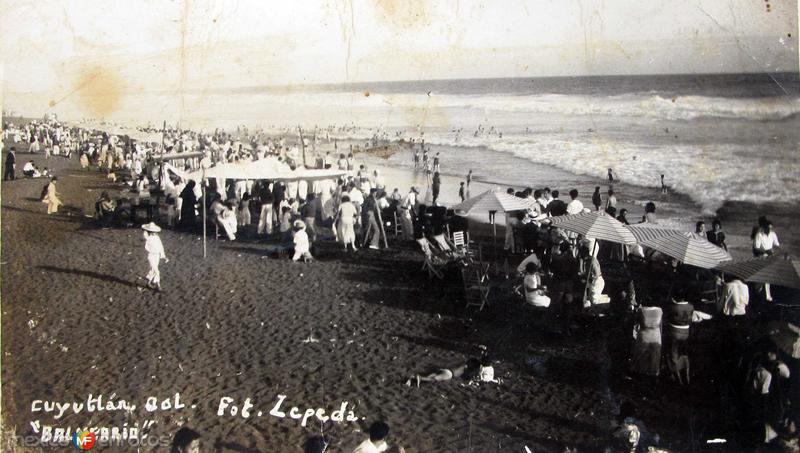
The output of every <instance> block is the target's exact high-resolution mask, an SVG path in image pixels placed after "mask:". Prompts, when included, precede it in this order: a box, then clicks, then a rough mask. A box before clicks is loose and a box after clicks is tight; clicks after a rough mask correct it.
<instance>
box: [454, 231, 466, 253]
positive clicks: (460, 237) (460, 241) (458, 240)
mask: <svg viewBox="0 0 800 453" xmlns="http://www.w3.org/2000/svg"><path fill="white" fill-rule="evenodd" d="M453 245H455V246H456V248H457V249H464V250H465V251H466V250H467V243H466V242H464V232H463V231H454V232H453Z"/></svg>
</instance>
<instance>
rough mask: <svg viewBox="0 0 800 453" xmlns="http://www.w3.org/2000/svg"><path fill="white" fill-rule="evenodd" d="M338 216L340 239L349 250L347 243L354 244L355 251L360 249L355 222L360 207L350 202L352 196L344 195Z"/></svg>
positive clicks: (345, 248)
mask: <svg viewBox="0 0 800 453" xmlns="http://www.w3.org/2000/svg"><path fill="white" fill-rule="evenodd" d="M337 217H338V225H337V226H338V230H339V240H340V241H342V243H343V244H344V250H345V251H347V245H348V244H350V245H352V246H353V251H354V252H355V251H358V249H357V248H356V230H355V222H356V217H358V209H356V207H355V205H354V204H353V203H351V202H350V197H349V196H347V195H343V196H342V204H341V205H339V213H338V214H337Z"/></svg>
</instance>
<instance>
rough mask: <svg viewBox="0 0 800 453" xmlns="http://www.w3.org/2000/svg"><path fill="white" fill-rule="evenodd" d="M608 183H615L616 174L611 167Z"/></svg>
mask: <svg viewBox="0 0 800 453" xmlns="http://www.w3.org/2000/svg"><path fill="white" fill-rule="evenodd" d="M608 183H609V184H614V174H613V173H611V169H610V168H609V169H608Z"/></svg>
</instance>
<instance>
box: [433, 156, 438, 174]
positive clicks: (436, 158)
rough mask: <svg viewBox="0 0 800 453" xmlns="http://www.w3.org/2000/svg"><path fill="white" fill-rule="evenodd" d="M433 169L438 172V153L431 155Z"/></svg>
mask: <svg viewBox="0 0 800 453" xmlns="http://www.w3.org/2000/svg"><path fill="white" fill-rule="evenodd" d="M433 171H435V172H437V173H438V172H439V153H436V155H435V156H434V157H433Z"/></svg>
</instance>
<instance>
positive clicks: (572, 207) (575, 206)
mask: <svg viewBox="0 0 800 453" xmlns="http://www.w3.org/2000/svg"><path fill="white" fill-rule="evenodd" d="M569 197H570V198H571V199H572V201H570V202H569V203H567V214H578V213H580V212H583V203H581V201H580V200H578V190H577V189H572V190H570V191H569Z"/></svg>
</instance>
